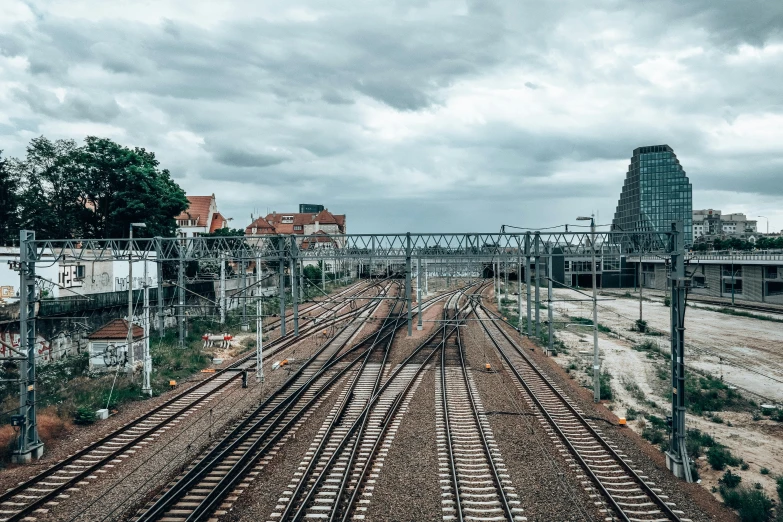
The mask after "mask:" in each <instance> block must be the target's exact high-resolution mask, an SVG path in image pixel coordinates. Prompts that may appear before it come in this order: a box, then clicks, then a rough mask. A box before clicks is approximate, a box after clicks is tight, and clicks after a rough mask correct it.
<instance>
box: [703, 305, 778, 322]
mask: <svg viewBox="0 0 783 522" xmlns="http://www.w3.org/2000/svg"><path fill="white" fill-rule="evenodd" d="M715 311H716V312H719V313H721V314H727V315H735V316H738V317H748V318H750V319H758V320H759V321H771V322H773V323H783V319H778V318H776V317H767V316H766V315H759V314H754V313H751V312H745V311H743V310H735V309H734V308H718V309H717V310H715Z"/></svg>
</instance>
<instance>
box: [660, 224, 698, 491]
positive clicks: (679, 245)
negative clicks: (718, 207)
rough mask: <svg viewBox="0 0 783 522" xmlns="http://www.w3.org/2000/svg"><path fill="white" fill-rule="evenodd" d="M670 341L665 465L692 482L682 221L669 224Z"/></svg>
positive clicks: (685, 284) (686, 283)
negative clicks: (669, 409)
mask: <svg viewBox="0 0 783 522" xmlns="http://www.w3.org/2000/svg"><path fill="white" fill-rule="evenodd" d="M672 232H673V239H674V241H673V245H672V247H673V248H672V256H671V263H672V272H671V281H670V285H669V287H670V288H671V294H672V297H671V339H672V341H671V343H672V356H671V359H672V366H671V370H672V381H671V383H672V392H673V393H672V424H671V437H670V441H669V451H667V452H666V467H667V468H669V469H670V470H671V472H672V473H673V474H674V475H675V476H677V477H679V478H685V480H686V481H688V482H693V478H692V477H691V468H690V464H689V463H688V453H687V451H686V447H685V435H686V431H685V297H686V291H687V288H688V286H689V284H690V279H688V278H687V277H685V238H684V237H683V224H682V221H677V222H675V223H672Z"/></svg>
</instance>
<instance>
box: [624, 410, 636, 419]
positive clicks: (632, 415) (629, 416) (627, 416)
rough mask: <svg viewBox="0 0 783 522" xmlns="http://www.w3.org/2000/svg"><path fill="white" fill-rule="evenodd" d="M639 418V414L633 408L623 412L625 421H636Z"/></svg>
mask: <svg viewBox="0 0 783 522" xmlns="http://www.w3.org/2000/svg"><path fill="white" fill-rule="evenodd" d="M638 416H639V412H638V411H636V410H635V409H634V408H628V409H627V410H626V411H625V420H629V421H632V420H636V418H637V417H638Z"/></svg>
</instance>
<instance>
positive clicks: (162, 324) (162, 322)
mask: <svg viewBox="0 0 783 522" xmlns="http://www.w3.org/2000/svg"><path fill="white" fill-rule="evenodd" d="M162 254H163V249H162V248H161V237H160V236H155V258H156V261H157V263H158V266H157V268H158V335H159V336H160V337H163V336H165V335H166V316H165V313H164V311H163V261H161V256H162Z"/></svg>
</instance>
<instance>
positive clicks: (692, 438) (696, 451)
mask: <svg viewBox="0 0 783 522" xmlns="http://www.w3.org/2000/svg"><path fill="white" fill-rule="evenodd" d="M687 435H688V436H687V437H686V439H685V446H686V449H687V451H688V455H690V456H691V458H693V459H697V458H699V457H701V455H702V450H703V449H704V448H705V447H706V448H711V447H713V446H715V444H716V442H715V439H713V438H712V436H711V435H710V434H709V433H703V432H702V431H701V430H698V429H690V430H688V433H687Z"/></svg>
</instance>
